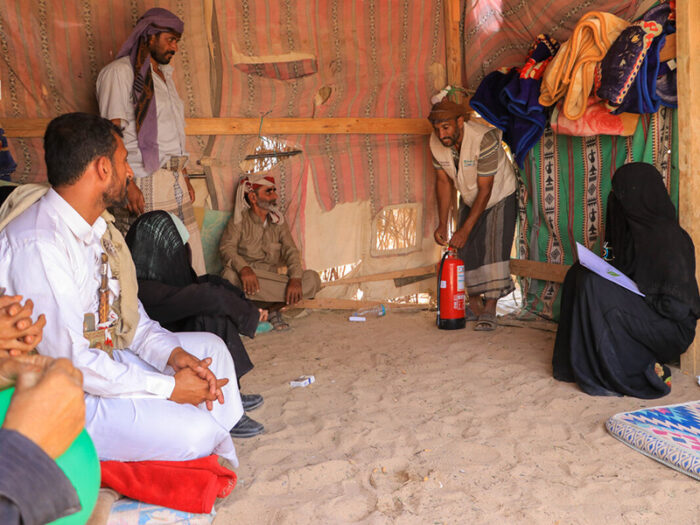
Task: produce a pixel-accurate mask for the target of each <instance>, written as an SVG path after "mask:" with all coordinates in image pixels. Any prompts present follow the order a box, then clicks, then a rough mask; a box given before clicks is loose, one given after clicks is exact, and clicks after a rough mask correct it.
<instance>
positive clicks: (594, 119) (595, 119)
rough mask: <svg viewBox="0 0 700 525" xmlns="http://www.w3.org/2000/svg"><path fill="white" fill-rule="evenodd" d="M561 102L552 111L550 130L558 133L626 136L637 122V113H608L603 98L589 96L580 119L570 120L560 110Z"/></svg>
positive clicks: (580, 135) (631, 133) (632, 132)
mask: <svg viewBox="0 0 700 525" xmlns="http://www.w3.org/2000/svg"><path fill="white" fill-rule="evenodd" d="M561 105H562V103H561V102H559V103H558V104H557V105H556V106H555V108H554V111H553V112H552V118H551V125H552V130H553V131H554V132H555V133H557V134H560V135H574V136H577V137H592V136H594V135H622V136H624V137H628V136H631V135H634V132H635V130H636V129H637V122H639V115H637V114H634V113H621V114H619V115H613V114H612V113H610V110H609V109H608V107H607V105H606V103H605V101H604V100H600V99H599V98H597V97H594V96H591V97H589V98H588V107H586V112H585V113H584V114H583V116H582V117H581V118H580V119H577V120H571V119H568V118H566V117H565V116H564V114H563V113H562V111H561Z"/></svg>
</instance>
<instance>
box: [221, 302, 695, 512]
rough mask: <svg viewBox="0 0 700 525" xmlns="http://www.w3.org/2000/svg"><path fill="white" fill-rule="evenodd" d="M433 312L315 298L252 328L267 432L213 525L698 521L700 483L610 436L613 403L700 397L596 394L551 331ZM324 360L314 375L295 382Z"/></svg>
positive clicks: (255, 384) (243, 446)
mask: <svg viewBox="0 0 700 525" xmlns="http://www.w3.org/2000/svg"><path fill="white" fill-rule="evenodd" d="M434 321H435V314H434V313H429V312H398V311H391V312H390V313H389V314H388V315H387V316H386V317H384V318H381V319H373V320H370V321H369V322H367V323H350V322H348V321H347V314H345V313H341V312H321V311H316V312H311V313H310V314H309V315H308V316H306V317H303V318H300V319H293V320H291V324H292V326H293V329H292V330H291V331H289V332H285V333H268V334H263V335H261V336H258V337H257V338H256V339H255V340H254V341H249V340H246V342H247V346H248V347H249V351H250V354H251V357H252V359H253V362H254V363H255V369H254V370H253V371H252V372H250V373H249V374H248V375H247V376H245V377H244V378H243V380H242V390H243V392H247V393H253V392H257V393H261V394H263V395H264V396H265V404H264V405H263V406H262V407H261V408H259V409H258V410H256V411H255V412H251V414H250V415H251V416H252V417H253V418H255V419H258V420H259V421H261V422H263V423H264V424H265V427H266V432H265V434H263V435H261V436H258V437H255V438H252V439H248V440H236V447H237V450H238V454H239V457H240V461H241V465H240V467H239V468H238V469H236V472H237V474H238V477H239V480H238V485H237V487H236V488H235V490H234V491H233V492H232V493H231V495H230V496H229V497H228V498H226V499H225V500H221V501H219V502H218V503H217V506H216V508H217V513H218V514H217V517H216V520H215V522H214V524H215V525H224V524H237V525H247V524H275V525H277V524H307V523H314V524H328V523H330V524H333V523H369V524H383V523H398V524H461V523H476V524H480V523H488V524H491V523H499V524H500V523H508V524H510V523H517V524H519V523H526V524H531V523H532V524H561V525H564V524H584V523H585V524H588V523H590V524H602V523H609V524H618V523H620V524H639V523H647V524H657V523H658V524H664V525H671V524H692V523H698V522H699V520H700V516H699V513H698V508H699V507H698V494H699V489H700V485H699V484H698V482H697V481H695V480H693V479H692V478H690V477H687V476H685V475H683V474H680V473H678V472H675V471H674V470H672V469H670V468H667V467H665V466H663V465H661V464H660V463H657V462H655V461H653V460H651V459H648V458H646V457H645V456H643V455H641V454H639V453H637V452H635V451H633V450H632V449H630V448H628V447H626V446H625V445H623V444H622V443H620V442H618V441H617V440H615V439H614V438H612V437H611V436H610V435H609V434H608V433H607V431H606V430H605V427H604V422H605V420H606V419H607V418H608V417H610V416H611V415H613V414H615V413H617V412H623V411H627V410H633V409H637V408H642V407H648V406H656V405H664V404H672V403H680V402H684V401H689V400H693V399H697V398H700V388H699V387H698V386H697V385H696V383H695V381H694V379H693V378H692V377H689V376H685V375H683V374H681V373H680V371H678V370H676V369H674V370H673V391H672V393H671V394H670V395H669V396H667V397H665V398H662V399H660V400H656V401H644V400H639V399H634V398H623V397H620V398H594V397H589V396H587V395H585V394H583V393H581V392H580V391H579V390H578V388H577V387H576V386H575V385H571V384H565V383H559V382H557V381H555V380H554V379H552V377H551V365H550V359H551V348H552V345H553V341H554V334H553V333H551V332H546V331H542V330H535V329H532V328H516V327H499V329H498V330H497V331H495V332H490V333H489V332H474V331H473V330H471V326H469V325H468V326H467V329H466V330H458V331H452V332H450V331H440V330H437V329H436V328H435V322H434ZM302 374H313V375H315V377H316V383H315V384H314V385H312V386H310V387H306V388H295V389H291V388H290V387H289V381H290V380H291V379H294V378H296V377H297V376H299V375H302Z"/></svg>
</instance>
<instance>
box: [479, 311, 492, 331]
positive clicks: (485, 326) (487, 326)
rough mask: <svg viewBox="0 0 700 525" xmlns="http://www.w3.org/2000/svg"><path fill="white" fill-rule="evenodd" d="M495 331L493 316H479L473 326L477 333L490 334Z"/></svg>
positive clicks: (484, 314) (487, 314)
mask: <svg viewBox="0 0 700 525" xmlns="http://www.w3.org/2000/svg"><path fill="white" fill-rule="evenodd" d="M495 329H496V316H495V315H494V314H489V313H483V314H481V315H480V316H479V317H478V318H477V320H476V324H475V325H474V330H476V331H477V332H490V331H492V330H495Z"/></svg>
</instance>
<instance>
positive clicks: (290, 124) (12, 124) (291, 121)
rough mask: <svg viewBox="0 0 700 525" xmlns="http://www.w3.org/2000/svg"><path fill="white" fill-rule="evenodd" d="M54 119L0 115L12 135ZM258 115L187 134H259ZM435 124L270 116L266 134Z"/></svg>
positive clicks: (38, 133)
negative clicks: (14, 117)
mask: <svg viewBox="0 0 700 525" xmlns="http://www.w3.org/2000/svg"><path fill="white" fill-rule="evenodd" d="M49 121H50V119H45V118H34V119H12V118H4V117H0V125H1V126H2V127H3V128H4V129H5V135H6V136H7V137H9V138H32V137H43V136H44V130H45V129H46V126H47V125H48V123H49ZM259 130H260V119H257V118H188V119H185V133H186V134H187V135H257V134H258V131H259ZM431 131H432V128H431V127H430V123H429V122H428V120H427V119H424V118H318V119H313V118H266V119H264V120H263V126H262V133H263V134H264V135H326V134H329V135H338V134H353V133H354V134H363V135H430V132H431Z"/></svg>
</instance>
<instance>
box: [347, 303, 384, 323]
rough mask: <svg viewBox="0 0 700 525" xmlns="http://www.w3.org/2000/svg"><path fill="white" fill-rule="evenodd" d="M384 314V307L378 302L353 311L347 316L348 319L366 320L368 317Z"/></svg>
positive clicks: (382, 315)
mask: <svg viewBox="0 0 700 525" xmlns="http://www.w3.org/2000/svg"><path fill="white" fill-rule="evenodd" d="M385 315H386V308H384V305H383V304H378V305H377V306H370V307H367V308H362V309H361V310H357V311H356V312H353V314H352V315H351V316H350V317H349V320H350V321H366V320H367V318H368V317H384V316H385Z"/></svg>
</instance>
